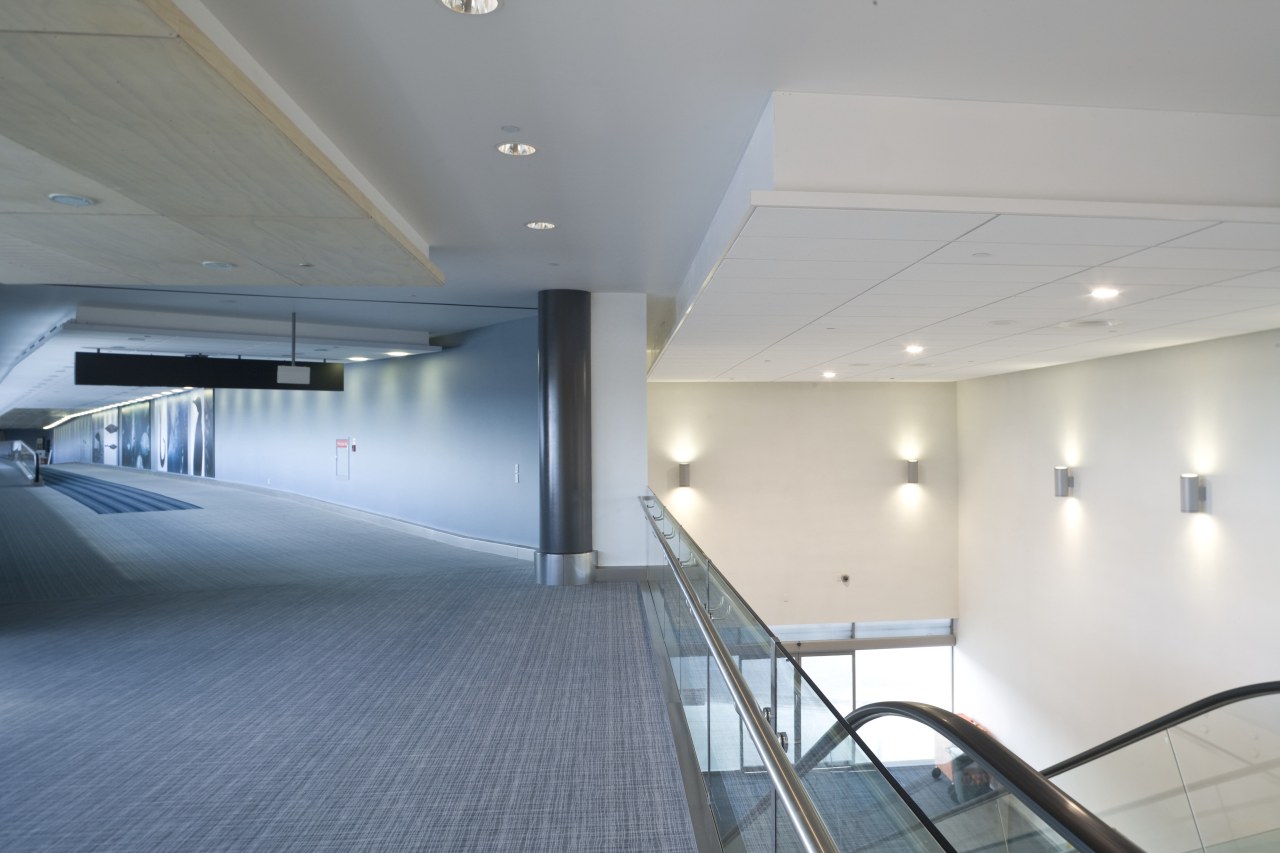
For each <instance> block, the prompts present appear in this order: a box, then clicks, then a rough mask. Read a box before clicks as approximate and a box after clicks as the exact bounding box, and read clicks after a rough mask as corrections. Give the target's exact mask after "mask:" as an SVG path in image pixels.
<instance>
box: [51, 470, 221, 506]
mask: <svg viewBox="0 0 1280 853" xmlns="http://www.w3.org/2000/svg"><path fill="white" fill-rule="evenodd" d="M40 479H42V480H43V481H44V483H45V485H47V486H48V487H49V488H51V489H53V490H55V491H58V492H61V493H62V494H64V495H66V496H67V497H69V498H71V499H73V500H77V501H79V502H80V503H82V504H84V505H85V506H87V507H88V508H89V509H91V510H93V511H94V512H96V513H98V515H107V514H110V513H116V512H159V511H161V510H169V509H200V507H198V506H196V505H195V504H189V503H187V502H186V501H180V500H175V499H174V498H169V497H165V496H164V495H158V494H156V493H155V492H148V491H145V490H143V489H135V488H133V487H132V486H122V485H120V484H119V483H108V482H107V481H106V480H99V479H97V478H95V477H86V476H84V475H83V474H71V473H69V472H67V471H59V470H57V469H56V468H54V467H52V466H48V465H46V466H42V467H41V468H40Z"/></svg>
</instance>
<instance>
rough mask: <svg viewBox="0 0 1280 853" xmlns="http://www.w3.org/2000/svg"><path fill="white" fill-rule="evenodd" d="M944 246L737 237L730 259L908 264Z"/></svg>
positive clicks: (930, 243) (906, 242)
mask: <svg viewBox="0 0 1280 853" xmlns="http://www.w3.org/2000/svg"><path fill="white" fill-rule="evenodd" d="M943 245H945V244H944V243H941V242H937V241H920V240H845V239H817V238H813V237H745V236H744V237H739V238H738V239H737V240H735V241H734V243H733V246H732V247H731V248H730V249H729V257H730V258H744V259H748V260H785V261H792V260H810V261H859V262H863V263H897V264H900V265H901V264H909V263H914V262H915V261H918V260H919V259H920V258H923V257H924V256H926V255H928V254H929V253H930V252H933V251H935V250H937V249H939V248H941V247H942V246H943Z"/></svg>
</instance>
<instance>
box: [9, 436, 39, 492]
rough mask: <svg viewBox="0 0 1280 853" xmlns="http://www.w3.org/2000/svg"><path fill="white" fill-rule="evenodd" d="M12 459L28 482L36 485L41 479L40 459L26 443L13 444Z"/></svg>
mask: <svg viewBox="0 0 1280 853" xmlns="http://www.w3.org/2000/svg"><path fill="white" fill-rule="evenodd" d="M10 457H11V458H12V459H13V464H14V465H17V466H18V470H20V471H21V472H22V473H23V474H24V475H25V476H26V478H27V479H28V480H30V481H31V482H33V483H34V482H36V481H37V480H39V479H40V457H39V456H38V455H37V454H36V452H35V451H34V450H32V449H31V447H30V445H28V444H27V443H26V442H25V441H17V440H15V441H14V442H13V444H12V450H10ZM27 460H29V461H27Z"/></svg>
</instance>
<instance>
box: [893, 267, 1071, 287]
mask: <svg viewBox="0 0 1280 853" xmlns="http://www.w3.org/2000/svg"><path fill="white" fill-rule="evenodd" d="M1084 266H1086V265H1084V264H1075V265H1072V266H1033V265H1028V266H1017V265H1013V264H954V263H952V264H942V263H919V264H915V265H914V266H912V267H911V268H910V269H906V270H903V271H902V272H900V273H898V274H896V275H894V276H893V280H894V281H951V282H1024V283H1026V284H1045V283H1047V282H1050V281H1055V280H1057V279H1060V278H1063V277H1064V276H1069V275H1075V274H1077V273H1079V272H1082V271H1083V267H1084Z"/></svg>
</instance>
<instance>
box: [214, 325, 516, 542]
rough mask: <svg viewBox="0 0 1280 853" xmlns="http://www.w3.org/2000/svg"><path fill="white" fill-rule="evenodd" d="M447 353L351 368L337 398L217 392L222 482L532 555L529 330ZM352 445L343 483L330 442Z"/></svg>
mask: <svg viewBox="0 0 1280 853" xmlns="http://www.w3.org/2000/svg"><path fill="white" fill-rule="evenodd" d="M454 343H455V344H456V345H455V346H452V347H449V348H446V349H445V350H444V351H443V352H440V353H434V354H431V355H422V356H411V357H408V358H401V359H385V360H381V361H375V362H368V363H364V364H349V365H347V368H346V390H345V391H344V392H342V393H326V392H313V391H243V390H230V389H227V390H219V391H217V395H216V396H217V412H218V421H217V432H216V440H217V454H218V479H220V480H229V481H233V482H241V483H250V484H254V485H260V486H268V487H270V488H273V489H282V490H285V491H290V492H295V493H298V494H303V495H307V496H310V497H315V498H320V499H321V500H326V501H332V502H334V503H339V504H343V505H346V506H352V507H357V508H360V509H365V510H369V511H371V512H376V513H379V514H381V515H387V516H391V517H394V518H399V519H404V520H406V521H412V522H416V523H419V524H425V525H427V526H429V527H434V528H436V529H439V530H445V531H448V532H450V533H456V534H459V535H462V536H469V537H474V538H478V539H486V540H491V541H495V542H504V543H509V544H513V545H524V546H529V547H536V546H537V544H538V384H537V381H538V377H537V321H536V319H534V318H530V319H526V320H515V321H512V322H509V323H502V324H499V325H496V326H489V327H486V328H484V329H478V330H476V331H474V332H470V333H467V334H466V335H463V336H460V337H459V338H458V339H455V341H454ZM348 437H349V438H351V439H353V440H354V444H355V448H356V449H355V451H354V452H353V453H351V455H350V457H349V458H350V479H340V478H339V477H338V476H336V474H335V460H334V455H335V442H336V440H337V439H339V438H348ZM516 465H519V466H520V482H519V483H518V484H517V483H515V482H514V476H513V475H514V470H515V466H516Z"/></svg>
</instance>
